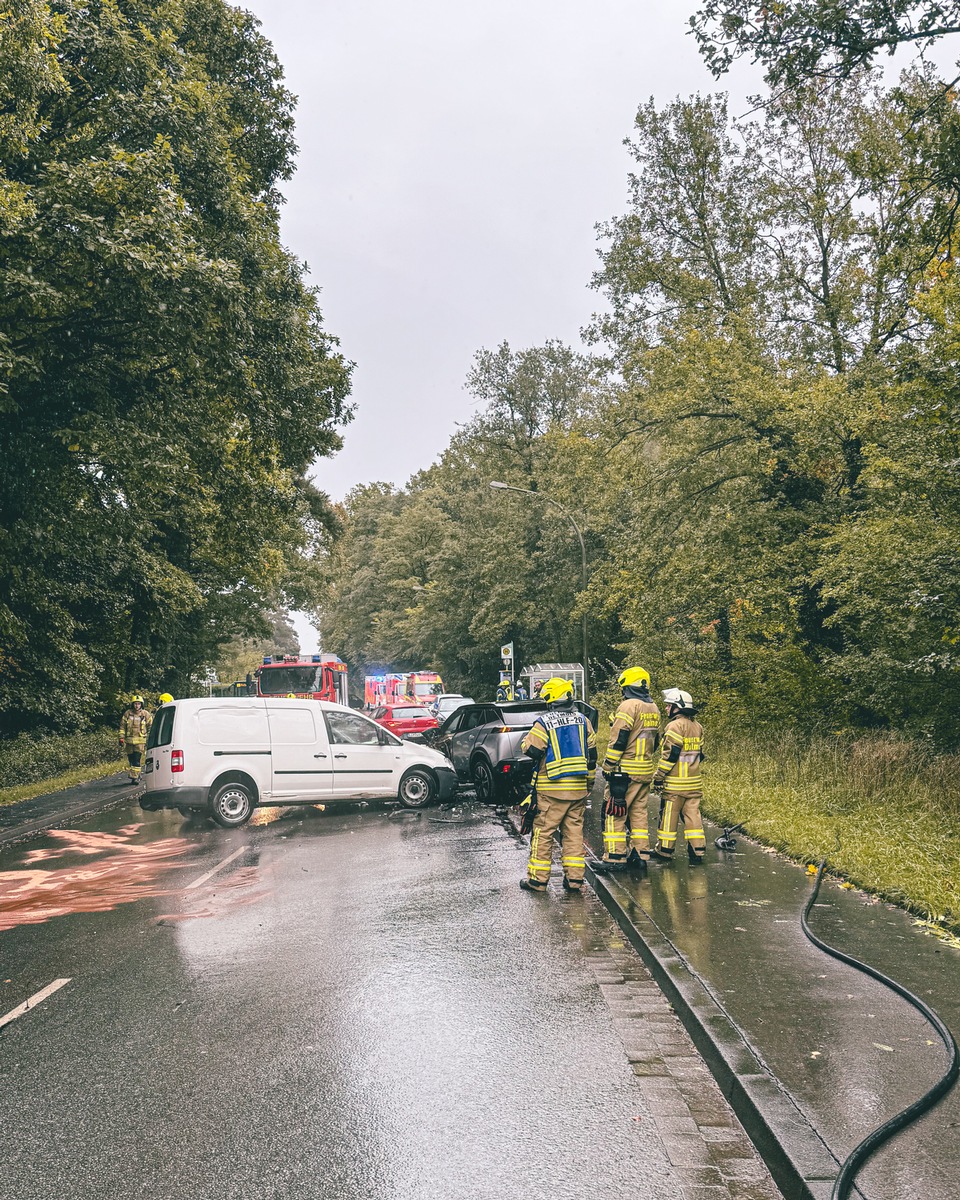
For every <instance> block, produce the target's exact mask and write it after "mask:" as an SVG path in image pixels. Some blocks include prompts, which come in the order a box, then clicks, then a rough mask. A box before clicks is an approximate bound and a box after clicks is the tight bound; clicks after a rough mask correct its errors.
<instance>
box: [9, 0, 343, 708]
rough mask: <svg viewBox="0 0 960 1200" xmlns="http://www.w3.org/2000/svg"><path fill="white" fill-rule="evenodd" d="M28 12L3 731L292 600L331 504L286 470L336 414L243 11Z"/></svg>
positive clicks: (185, 676) (337, 367) (13, 80)
mask: <svg viewBox="0 0 960 1200" xmlns="http://www.w3.org/2000/svg"><path fill="white" fill-rule="evenodd" d="M28 9H29V13H30V14H31V17H32V19H31V21H27V20H26V18H23V19H18V20H17V21H16V22H14V23H13V25H12V26H9V25H8V24H7V18H5V17H2V16H0V37H6V38H8V39H9V38H10V37H19V40H20V45H21V46H22V47H24V46H25V47H26V49H24V50H22V52H21V54H20V55H19V57H16V56H15V57H14V58H13V60H12V64H13V67H14V69H15V70H16V69H19V67H18V64H20V63H22V62H26V61H27V58H28V51H29V53H31V54H32V55H33V60H34V61H39V62H40V63H41V64H42V65H43V71H41V72H40V73H39V74H38V77H37V79H36V81H35V86H34V87H33V89H32V91H31V90H29V89H28V90H27V91H26V92H25V93H24V94H23V95H22V96H21V94H20V92H19V90H18V78H19V76H18V75H16V74H14V75H12V76H9V77H8V78H7V79H6V80H5V83H4V84H3V85H0V86H6V87H7V88H9V90H10V91H11V92H14V91H16V94H17V95H18V96H20V99H19V100H18V104H19V117H18V118H17V120H16V121H14V124H13V126H12V130H13V132H12V133H11V134H9V135H8V136H7V139H6V140H5V141H4V140H3V137H2V135H3V131H2V130H0V148H2V151H3V159H2V167H3V172H4V174H2V175H0V182H2V183H3V185H4V187H5V188H6V191H5V192H0V195H5V196H7V197H8V199H9V197H10V196H13V198H14V201H15V207H11V204H10V203H8V204H7V210H6V211H7V213H8V214H9V213H11V212H12V213H13V215H14V217H15V220H12V218H10V217H9V216H8V223H12V228H11V229H10V232H9V235H8V236H7V237H5V238H4V240H3V243H2V247H0V280H2V286H0V328H2V329H3V331H4V332H3V338H2V340H0V415H2V420H0V464H2V465H0V509H2V512H3V515H4V520H3V522H2V525H3V532H2V534H0V596H2V597H3V602H2V603H0V678H2V684H3V686H2V688H0V719H2V721H3V723H4V728H5V729H7V730H10V731H13V730H16V729H17V728H24V729H28V728H32V727H44V726H46V727H51V726H52V727H55V728H63V729H69V728H72V727H76V726H77V725H79V724H82V723H83V722H84V721H85V720H87V719H89V718H90V716H91V714H95V713H96V711H97V709H98V706H100V707H101V708H102V706H103V705H105V704H107V703H108V702H109V698H110V697H111V696H112V695H114V694H115V693H116V692H117V691H119V690H122V689H125V688H126V689H129V688H130V687H139V688H143V687H155V688H157V689H160V688H170V689H171V690H173V691H174V692H180V693H183V692H184V691H186V690H187V687H188V683H189V679H190V676H191V675H192V674H193V673H194V672H195V671H196V670H197V669H198V667H200V666H202V665H204V664H207V663H209V662H211V661H212V660H213V659H214V658H215V657H216V654H217V649H218V647H219V646H220V645H221V644H222V643H224V642H225V641H227V640H229V639H230V638H231V637H234V636H242V635H245V634H257V633H258V632H260V620H261V618H260V613H261V612H262V611H263V610H264V608H265V607H268V606H269V605H270V604H271V603H272V602H273V598H274V597H276V596H277V595H278V594H279V595H281V598H282V599H290V600H296V598H297V594H298V589H299V590H302V589H303V587H304V586H306V581H307V580H309V578H310V577H311V571H312V567H311V565H310V559H311V557H312V556H313V554H314V552H315V550H316V548H317V546H318V545H319V543H320V542H321V541H322V539H323V537H324V534H325V530H326V528H327V527H328V526H329V513H328V506H327V502H326V498H325V497H323V496H322V495H321V494H320V493H318V492H317V491H316V489H314V488H313V487H312V486H311V485H310V484H309V483H308V482H307V480H306V472H307V470H308V468H309V467H310V464H311V463H312V462H313V461H314V460H315V458H316V457H317V456H321V455H325V454H329V453H331V452H332V451H333V450H335V449H336V448H337V447H338V446H339V444H340V441H339V437H338V435H337V433H336V425H337V424H338V423H339V422H342V421H343V420H345V419H346V418H347V417H348V416H349V410H348V409H347V407H346V404H345V397H346V394H347V390H348V381H349V371H348V369H347V367H346V365H345V364H344V363H343V361H342V359H341V358H340V356H339V354H338V353H337V351H336V348H335V342H334V340H333V339H332V338H330V337H329V335H327V334H326V333H325V332H324V330H323V328H322V324H321V319H320V313H319V309H318V307H317V301H316V295H315V293H314V292H312V291H311V290H310V289H308V288H307V287H306V286H305V284H304V282H303V269H302V266H301V264H299V263H298V262H296V261H295V260H294V259H293V258H292V257H291V256H290V255H289V254H288V253H287V252H286V251H285V250H284V249H283V247H282V246H281V244H280V241H279V234H278V204H279V197H278V194H277V192H276V190H275V189H276V185H277V183H278V181H280V180H282V179H283V178H286V177H287V176H288V175H289V174H290V173H291V171H292V153H293V143H292V132H291V131H292V107H293V97H292V96H291V95H290V93H289V92H287V91H286V90H285V89H284V88H283V86H282V74H281V69H280V66H279V64H278V63H277V60H276V57H275V55H274V54H273V51H272V48H271V47H270V45H269V43H268V42H267V41H266V40H265V39H264V38H263V36H262V35H261V34H260V33H259V32H258V29H257V23H256V21H255V20H254V19H253V18H252V17H251V16H250V15H249V14H247V13H243V12H242V11H240V10H238V9H235V8H232V7H230V6H229V5H227V4H226V3H224V2H223V0H170V2H167V3H163V4H156V3H154V2H153V0H100V2H98V3H94V4H89V5H86V4H85V5H80V4H75V3H72V0H63V2H62V3H59V4H50V5H43V4H34V5H30V6H28ZM28 65H29V64H28ZM24 69H25V70H26V69H27V68H24ZM7 70H8V63H7V61H6V59H5V60H4V63H3V68H2V72H3V74H4V75H6V72H7ZM14 116H15V117H17V111H16V110H15V112H14ZM3 211H4V210H3V209H0V219H2V217H3ZM288 586H289V587H290V595H289V596H288V595H287V594H286V589H287V587H288Z"/></svg>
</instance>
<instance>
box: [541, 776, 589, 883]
mask: <svg viewBox="0 0 960 1200" xmlns="http://www.w3.org/2000/svg"><path fill="white" fill-rule="evenodd" d="M586 811H587V797H586V795H585V794H584V795H580V796H576V797H575V798H571V797H569V796H562V797H558V796H550V795H547V796H545V795H544V794H543V792H541V791H538V792H537V815H536V816H535V817H534V818H533V830H532V832H531V834H530V861H529V863H528V864H527V874H528V876H529V878H530V880H531V882H532V883H536V884H537V885H538V886H540V887H545V886H546V885H547V882H548V881H549V879H550V866H551V863H552V861H553V839H554V838H555V837H556V835H557V832H558V831H559V833H560V837H561V838H562V840H563V845H562V847H561V851H560V854H561V858H560V862H561V865H562V867H563V874H564V877H565V878H566V879H567V880H568V881H569V882H570V883H571V884H573V885H574V886H575V887H582V886H583V868H584V856H583V818H584V814H585V813H586Z"/></svg>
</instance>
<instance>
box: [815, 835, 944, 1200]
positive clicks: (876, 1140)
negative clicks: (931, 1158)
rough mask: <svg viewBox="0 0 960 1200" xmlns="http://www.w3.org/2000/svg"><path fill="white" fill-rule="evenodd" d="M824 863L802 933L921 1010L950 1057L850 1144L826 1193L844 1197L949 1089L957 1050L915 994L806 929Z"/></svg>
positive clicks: (823, 862) (834, 1197)
mask: <svg viewBox="0 0 960 1200" xmlns="http://www.w3.org/2000/svg"><path fill="white" fill-rule="evenodd" d="M826 863H827V860H826V859H822V860H821V862H820V866H819V867H818V869H817V880H816V884H815V886H814V889H813V892H812V893H811V895H810V899H809V900H808V901H807V903H806V905H805V906H804V909H803V913H802V914H801V916H800V925H801V927H802V929H803V932H804V933H805V934H806V936H807V937H808V938H809V939H810V941H811V942H813V944H814V945H815V946H816V947H817V949H818V950H822V951H823V952H824V954H829V955H830V957H831V958H836V959H838V960H839V961H840V962H842V963H846V964H847V966H850V967H854V968H855V969H856V970H857V971H862V972H863V973H864V974H865V975H869V976H870V977H871V978H872V979H876V980H877V982H878V983H882V984H883V985H884V986H885V987H888V988H890V989H891V990H892V991H894V992H896V993H897V994H898V995H899V996H902V997H903V998H904V1000H906V1001H907V1002H908V1003H909V1004H912V1005H913V1007H914V1008H915V1009H917V1010H918V1012H920V1013H922V1014H923V1016H924V1017H926V1019H927V1020H928V1021H929V1022H930V1024H931V1025H932V1026H933V1027H934V1029H935V1030H936V1031H937V1033H938V1034H939V1036H940V1040H941V1041H942V1042H943V1044H944V1047H945V1048H946V1051H947V1054H948V1055H949V1056H950V1065H949V1066H948V1067H947V1070H946V1071H945V1072H944V1074H943V1075H942V1076H941V1077H940V1079H938V1080H937V1082H936V1083H935V1084H934V1085H933V1087H932V1088H930V1089H929V1090H928V1091H926V1092H924V1094H923V1095H922V1096H921V1097H920V1098H919V1099H918V1100H914V1102H913V1103H912V1104H910V1105H908V1106H907V1107H906V1108H905V1109H903V1110H902V1111H901V1112H899V1113H897V1114H896V1116H893V1117H891V1118H890V1120H889V1121H884V1123H883V1124H882V1125H879V1126H878V1127H877V1128H876V1129H874V1130H873V1132H872V1133H869V1134H867V1136H866V1137H865V1138H864V1139H863V1141H862V1142H860V1143H859V1144H858V1145H856V1146H854V1148H853V1149H852V1150H851V1151H850V1153H849V1154H848V1155H847V1158H846V1160H845V1161H844V1163H843V1165H842V1166H841V1167H840V1172H839V1174H838V1175H837V1178H836V1180H835V1181H834V1184H833V1191H832V1192H831V1193H830V1200H847V1197H848V1196H849V1195H850V1189H851V1188H852V1187H853V1183H854V1180H855V1178H856V1176H857V1173H858V1172H859V1170H860V1168H861V1167H862V1166H863V1164H864V1163H865V1162H866V1161H867V1159H868V1158H869V1157H870V1156H871V1155H872V1154H874V1153H875V1152H876V1151H877V1150H878V1149H879V1148H880V1147H881V1146H882V1145H883V1143H884V1142H886V1141H888V1140H889V1139H890V1138H892V1137H893V1135H894V1134H895V1133H899V1132H900V1130H901V1129H906V1127H907V1126H908V1125H910V1124H912V1122H914V1121H915V1120H916V1119H917V1118H918V1117H920V1116H922V1114H923V1113H925V1112H926V1111H927V1110H928V1109H930V1108H933V1106H934V1104H936V1103H937V1101H938V1100H939V1099H940V1098H941V1097H942V1096H945V1095H946V1093H947V1092H949V1090H950V1089H951V1088H952V1087H953V1085H954V1083H955V1082H956V1080H957V1076H958V1074H960V1052H958V1050H957V1043H956V1040H955V1039H954V1036H953V1034H952V1033H951V1032H950V1030H949V1029H948V1028H947V1027H946V1025H945V1024H944V1023H943V1021H942V1020H941V1019H940V1017H939V1016H938V1015H937V1014H936V1013H935V1012H934V1011H933V1009H932V1008H930V1007H929V1005H927V1004H924V1002H923V1001H922V1000H921V999H920V997H919V996H915V995H914V994H913V992H911V991H909V990H908V989H907V988H905V987H904V986H903V985H902V984H900V983H897V981H896V980H895V979H891V978H890V977H889V976H888V975H884V974H883V972H882V971H878V970H877V969H876V968H875V967H871V966H869V965H868V964H867V963H864V962H860V960H859V959H857V958H853V957H851V956H850V955H849V954H844V953H843V951H842V950H837V949H836V948H835V947H833V946H828V945H827V943H826V942H824V941H822V940H821V939H820V938H818V937H817V935H816V934H815V933H814V932H813V930H812V929H811V928H810V925H809V922H808V917H809V915H810V910H811V909H812V908H813V906H814V904H815V903H816V900H817V896H818V895H819V893H820V884H821V882H822V880H823V869H824V867H825V866H826Z"/></svg>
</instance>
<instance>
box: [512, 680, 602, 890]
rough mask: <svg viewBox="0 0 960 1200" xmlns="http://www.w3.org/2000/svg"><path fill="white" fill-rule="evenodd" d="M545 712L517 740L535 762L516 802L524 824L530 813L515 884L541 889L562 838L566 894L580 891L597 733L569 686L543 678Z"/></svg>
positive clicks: (566, 683) (595, 763)
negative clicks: (525, 791) (523, 871)
mask: <svg viewBox="0 0 960 1200" xmlns="http://www.w3.org/2000/svg"><path fill="white" fill-rule="evenodd" d="M540 698H541V699H542V700H545V701H546V704H547V709H546V712H543V713H539V714H538V715H537V719H536V721H535V722H534V725H533V728H532V729H531V730H530V732H529V733H528V734H527V736H526V737H525V738H524V739H523V741H522V742H521V743H520V749H521V751H522V752H523V753H524V754H526V755H528V756H529V757H530V758H532V759H533V760H534V763H535V766H534V776H533V783H532V785H531V788H530V794H529V795H528V796H527V798H526V799H525V800H524V801H523V802H522V803H521V806H520V810H521V813H522V814H523V820H524V822H527V821H528V820H529V819H530V818H531V816H532V826H531V829H530V861H529V862H528V864H527V878H526V879H521V880H520V886H521V887H522V888H523V889H524V891H528V892H545V891H546V890H547V884H548V883H549V881H550V868H551V865H552V861H553V839H554V836H555V835H556V834H557V832H558V831H559V833H560V836H561V838H562V839H563V847H562V851H561V865H562V867H563V886H564V888H565V889H566V890H567V891H568V892H579V891H581V890H582V889H583V869H584V855H583V818H584V814H585V813H586V809H587V797H588V796H589V795H590V792H591V790H592V789H593V774H594V770H595V768H596V765H597V735H596V733H595V732H594V729H593V726H592V725H591V724H590V722H589V721H588V720H587V718H586V717H585V716H584V715H583V713H581V712H580V710H579V709H578V708H576V707H575V706H574V703H573V684H572V683H571V682H570V681H569V680H567V679H556V678H555V679H548V680H547V682H546V683H545V684H544V685H543V688H542V690H541V692H540Z"/></svg>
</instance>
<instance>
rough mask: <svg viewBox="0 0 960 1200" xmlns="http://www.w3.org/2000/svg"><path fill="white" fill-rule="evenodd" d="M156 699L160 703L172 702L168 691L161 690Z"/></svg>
mask: <svg viewBox="0 0 960 1200" xmlns="http://www.w3.org/2000/svg"><path fill="white" fill-rule="evenodd" d="M157 699H158V701H159V703H160V704H172V703H173V697H172V696H171V695H170V693H169V692H161V693H160V695H159V696H158V697H157Z"/></svg>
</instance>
